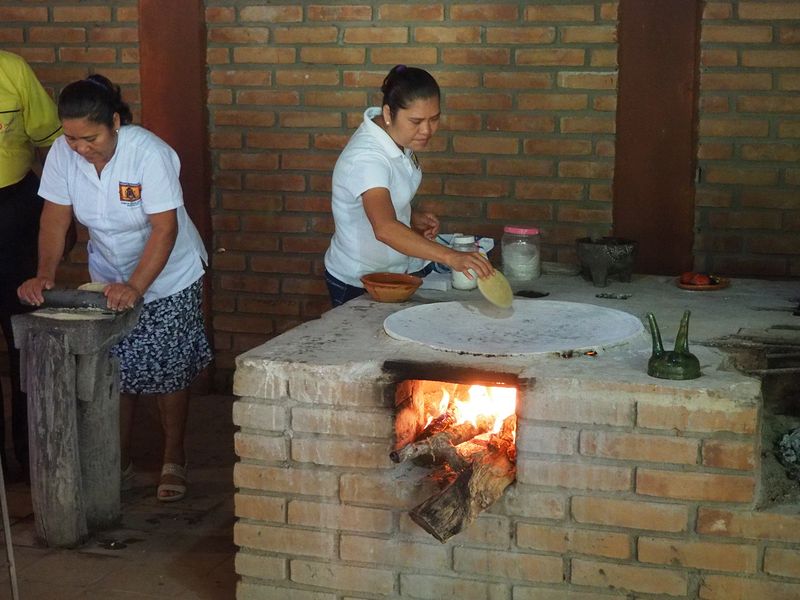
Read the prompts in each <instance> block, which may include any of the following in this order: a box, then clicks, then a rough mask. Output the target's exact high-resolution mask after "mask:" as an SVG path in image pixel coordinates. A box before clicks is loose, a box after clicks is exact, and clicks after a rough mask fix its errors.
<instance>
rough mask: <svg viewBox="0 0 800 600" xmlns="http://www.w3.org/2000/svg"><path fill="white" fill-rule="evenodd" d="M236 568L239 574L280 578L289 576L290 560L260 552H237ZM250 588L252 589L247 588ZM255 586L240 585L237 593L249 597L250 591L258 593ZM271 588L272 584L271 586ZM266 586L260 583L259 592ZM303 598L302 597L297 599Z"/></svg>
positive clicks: (272, 578) (262, 578)
mask: <svg viewBox="0 0 800 600" xmlns="http://www.w3.org/2000/svg"><path fill="white" fill-rule="evenodd" d="M235 569H236V574H237V575H243V576H245V577H255V578H257V579H261V580H262V581H263V580H264V579H271V580H280V579H286V578H287V577H288V576H289V569H288V561H287V560H286V559H285V558H280V557H275V556H263V555H260V554H250V553H245V552H237V553H236V558H235ZM248 587H249V588H250V591H249V590H248V589H247V588H248ZM253 587H255V586H252V585H249V584H248V585H247V586H241V585H240V586H239V587H238V588H237V593H240V594H242V595H243V597H247V594H248V593H256V591H255V590H254V589H252V588H253ZM269 587H270V588H271V589H275V588H272V586H269ZM265 591H266V590H265V586H263V585H259V586H258V592H257V593H259V594H260V593H263V592H265ZM297 600H301V599H299V598H298V599H297Z"/></svg>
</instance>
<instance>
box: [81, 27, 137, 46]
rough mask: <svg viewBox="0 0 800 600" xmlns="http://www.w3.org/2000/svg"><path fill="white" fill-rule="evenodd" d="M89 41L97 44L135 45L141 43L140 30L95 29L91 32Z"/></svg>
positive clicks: (126, 28) (127, 28)
mask: <svg viewBox="0 0 800 600" xmlns="http://www.w3.org/2000/svg"><path fill="white" fill-rule="evenodd" d="M89 41H90V42H93V43H96V44H97V43H100V44H108V43H115V44H133V43H136V42H138V41H139V30H138V29H137V28H135V27H107V26H104V27H93V28H92V29H90V30H89Z"/></svg>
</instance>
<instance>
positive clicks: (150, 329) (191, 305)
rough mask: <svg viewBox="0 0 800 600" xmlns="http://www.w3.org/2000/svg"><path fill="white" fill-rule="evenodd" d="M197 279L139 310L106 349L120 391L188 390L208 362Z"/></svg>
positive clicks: (198, 281) (207, 347) (150, 392)
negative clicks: (116, 364)
mask: <svg viewBox="0 0 800 600" xmlns="http://www.w3.org/2000/svg"><path fill="white" fill-rule="evenodd" d="M202 298H203V279H202V278H200V279H198V280H197V281H195V282H194V283H193V284H192V285H190V286H189V287H187V288H185V289H183V290H181V291H180V292H178V293H176V294H172V295H171V296H167V297H166V298H160V299H159V300H154V301H153V302H149V303H147V304H145V305H144V306H143V307H142V312H141V314H140V315H139V322H138V323H137V324H136V327H134V328H133V331H131V332H130V333H129V334H128V335H127V336H126V337H125V338H124V339H123V340H122V341H121V342H119V343H118V344H117V345H115V346H113V347H112V348H111V354H112V355H114V356H116V357H117V358H118V359H119V365H120V369H119V370H120V392H122V393H123V394H170V393H172V392H177V391H180V390H183V389H185V388H187V387H189V384H190V383H191V382H192V380H193V379H194V378H195V377H196V376H197V374H198V373H200V371H202V370H203V368H204V367H205V366H206V365H208V363H210V362H211V358H212V353H211V347H210V346H209V343H208V338H207V337H206V331H205V326H204V324H203V311H202Z"/></svg>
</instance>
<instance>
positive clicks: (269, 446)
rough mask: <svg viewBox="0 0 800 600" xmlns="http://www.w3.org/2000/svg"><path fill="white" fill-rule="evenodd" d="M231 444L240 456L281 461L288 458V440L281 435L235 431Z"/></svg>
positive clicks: (267, 460)
mask: <svg viewBox="0 0 800 600" xmlns="http://www.w3.org/2000/svg"><path fill="white" fill-rule="evenodd" d="M233 446H234V450H235V452H236V455H237V456H239V457H240V458H245V459H252V460H261V461H266V462H273V463H274V462H281V461H286V460H288V458H289V451H288V448H287V446H288V442H287V441H286V440H285V439H284V438H283V437H266V436H264V435H262V434H259V435H250V434H245V433H241V432H237V433H235V434H234V436H233Z"/></svg>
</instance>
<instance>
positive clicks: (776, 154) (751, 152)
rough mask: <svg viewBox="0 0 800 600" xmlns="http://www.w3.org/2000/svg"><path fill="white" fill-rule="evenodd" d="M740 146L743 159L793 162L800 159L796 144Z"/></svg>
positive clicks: (799, 149) (799, 150)
mask: <svg viewBox="0 0 800 600" xmlns="http://www.w3.org/2000/svg"><path fill="white" fill-rule="evenodd" d="M740 148H741V150H740V152H741V156H742V158H743V159H745V160H763V161H770V162H773V161H782V162H793V163H796V162H797V161H798V160H800V148H798V146H797V145H796V144H742V145H741V147H740Z"/></svg>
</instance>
